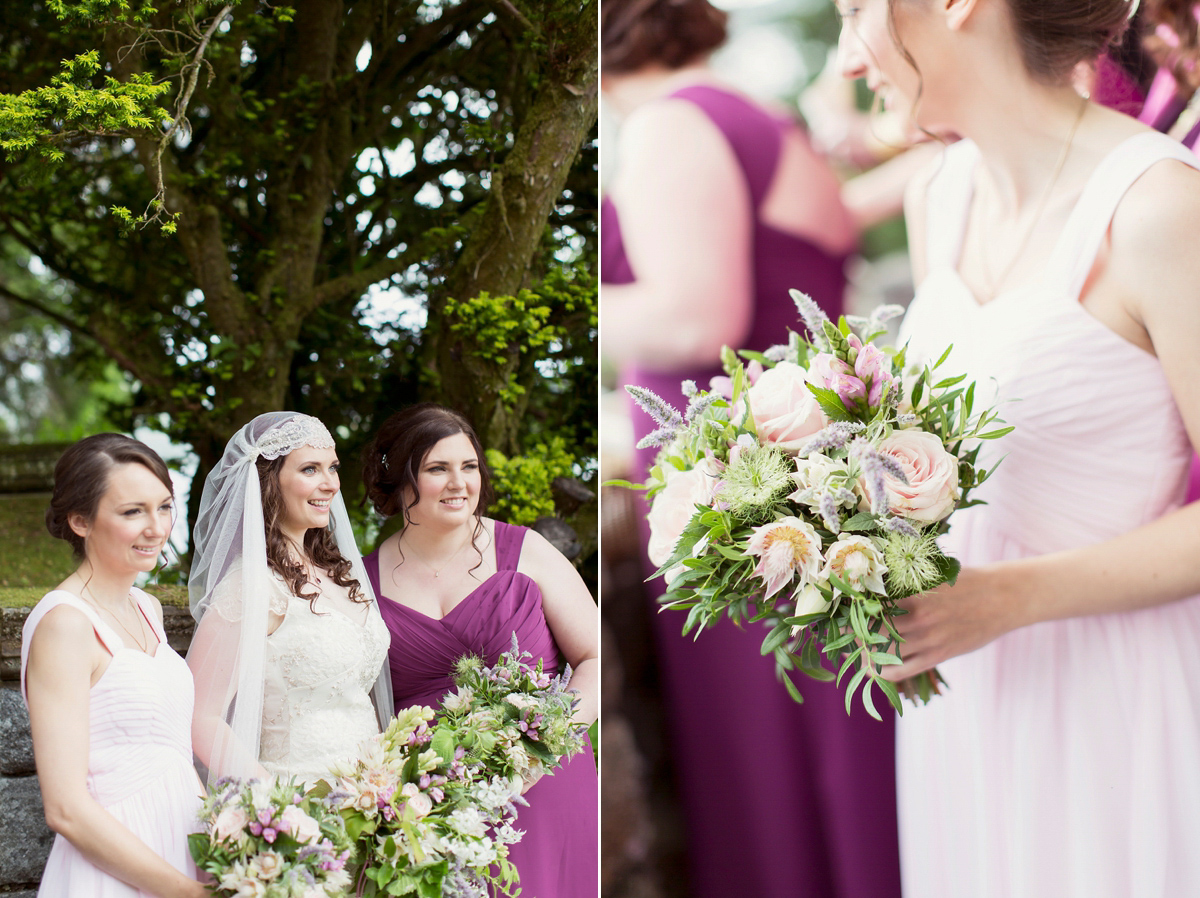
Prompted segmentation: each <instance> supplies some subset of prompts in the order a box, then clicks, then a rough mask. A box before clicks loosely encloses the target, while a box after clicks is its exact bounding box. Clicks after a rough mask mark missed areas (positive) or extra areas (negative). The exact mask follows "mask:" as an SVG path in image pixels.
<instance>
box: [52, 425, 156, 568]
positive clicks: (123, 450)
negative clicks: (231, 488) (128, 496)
mask: <svg viewBox="0 0 1200 898" xmlns="http://www.w3.org/2000/svg"><path fill="white" fill-rule="evenodd" d="M117 465H141V466H142V467H143V468H146V469H147V470H148V471H150V473H151V474H153V475H154V476H155V477H157V478H158V479H159V481H160V482H161V483H162V485H163V486H165V487H166V488H167V490H168V491H169V492H170V493H171V497H172V498H174V496H175V488H174V487H173V486H172V485H171V474H170V472H169V471H168V470H167V466H166V464H165V463H164V462H163V460H162V459H161V458H160V457H159V455H158V453H157V452H155V451H154V450H153V449H151V448H150V447H149V446H147V445H146V444H145V443H139V442H138V441H137V440H135V439H132V438H130V437H127V436H125V435H124V434H120V433H98V434H95V435H94V436H90V437H85V438H84V439H82V440H80V441H79V442H78V443H76V444H75V445H74V446H71V447H70V448H68V449H67V450H66V451H65V452H64V453H63V454H62V455H61V456H60V457H59V459H58V463H57V464H55V466H54V493H53V494H52V495H51V497H50V507H49V508H47V509H46V529H47V530H49V531H50V535H51V536H53V537H55V538H57V539H64V540H66V541H67V542H68V543H70V544H71V549H72V551H74V553H75V557H76V558H79V559H83V558H84V555H85V545H84V538H83V537H82V536H80V535H79V534H78V533H76V532H75V531H74V530H72V529H71V523H70V520H69V518H70V516H71V515H73V514H78V515H82V516H83V517H84V519H85V520H88V521H91V520H92V519H93V518H95V516H96V509H97V508H98V507H99V506H100V499H101V498H102V497H103V496H104V494H105V492H107V491H108V483H109V479H110V475H111V474H112V469H113V468H114V467H116V466H117Z"/></svg>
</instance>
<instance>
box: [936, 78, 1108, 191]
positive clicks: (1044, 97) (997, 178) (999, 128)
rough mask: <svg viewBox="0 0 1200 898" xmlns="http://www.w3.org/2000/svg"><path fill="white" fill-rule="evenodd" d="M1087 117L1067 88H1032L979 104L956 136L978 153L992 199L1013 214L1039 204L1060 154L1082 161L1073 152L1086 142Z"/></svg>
mask: <svg viewBox="0 0 1200 898" xmlns="http://www.w3.org/2000/svg"><path fill="white" fill-rule="evenodd" d="M1090 111H1091V110H1089V108H1088V101H1087V100H1086V99H1084V98H1083V97H1081V96H1080V95H1079V94H1077V93H1076V92H1075V90H1074V88H1072V87H1070V86H1064V87H1059V88H1033V89H1030V90H1028V91H1025V92H1023V93H1022V94H1021V95H1019V96H1018V95H1017V94H1012V95H1009V96H1007V97H994V98H993V102H991V103H986V104H984V103H980V104H978V105H977V106H976V107H975V108H974V109H972V111H970V112H968V113H966V114H965V115H964V117H963V122H962V126H961V130H960V132H959V133H961V134H962V135H963V136H964V137H969V138H970V139H971V140H973V141H974V142H975V144H976V145H977V146H978V147H979V152H980V156H981V158H982V162H983V176H984V177H985V178H987V179H988V181H989V186H990V188H991V191H992V194H993V195H994V196H995V197H996V198H997V200H998V202H999V203H1000V204H1001V206H1002V208H1003V209H1004V210H1006V211H1008V212H1014V213H1015V212H1016V211H1018V210H1021V209H1023V208H1025V207H1027V206H1028V205H1029V204H1030V203H1033V202H1036V201H1037V199H1038V197H1039V196H1040V195H1041V194H1042V192H1043V191H1044V190H1045V188H1046V184H1047V181H1048V180H1049V179H1050V178H1051V177H1052V172H1054V170H1055V168H1056V165H1057V164H1058V163H1059V161H1060V158H1061V157H1062V156H1063V155H1064V151H1071V152H1072V155H1073V157H1074V158H1075V159H1080V158H1081V157H1082V156H1084V155H1086V154H1081V153H1079V152H1077V151H1076V148H1077V147H1078V146H1080V145H1082V144H1084V143H1085V142H1086V138H1085V137H1084V133H1085V132H1086V130H1087V125H1088V118H1089V112H1090ZM1068 161H1070V159H1068ZM1069 167H1070V168H1077V167H1078V166H1069ZM1064 174H1065V172H1064ZM1062 180H1063V182H1064V183H1066V182H1072V181H1074V180H1075V179H1073V178H1070V177H1064V178H1063V179H1062Z"/></svg>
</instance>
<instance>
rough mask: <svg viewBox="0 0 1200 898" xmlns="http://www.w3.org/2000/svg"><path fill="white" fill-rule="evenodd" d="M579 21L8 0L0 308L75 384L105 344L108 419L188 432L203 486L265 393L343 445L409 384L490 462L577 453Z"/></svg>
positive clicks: (587, 235) (353, 443)
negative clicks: (115, 377) (58, 342)
mask: <svg viewBox="0 0 1200 898" xmlns="http://www.w3.org/2000/svg"><path fill="white" fill-rule="evenodd" d="M596 18H597V16H596V4H595V0H498V2H492V3H477V2H471V0H463V2H459V3H450V2H439V0H430V2H412V0H353V2H351V0H299V2H295V3H294V4H293V5H292V6H291V7H282V6H271V5H269V4H267V3H259V2H250V0H247V2H239V3H229V4H226V5H224V6H222V5H221V4H219V3H212V2H204V0H182V2H172V3H161V8H156V7H154V6H153V5H151V3H150V2H148V0H81V2H64V0H45V2H43V0H10V2H6V3H5V4H3V7H2V8H0V34H2V37H0V90H2V91H3V93H2V94H0V148H3V150H4V151H5V153H6V159H5V161H4V162H3V163H0V240H3V241H4V243H3V245H4V246H7V247H10V248H11V252H10V253H6V264H5V265H4V266H3V267H0V301H3V302H5V304H6V306H7V308H8V310H9V311H7V312H6V313H5V314H8V315H10V316H11V315H14V314H18V312H17V311H16V310H19V314H21V315H24V316H30V315H33V316H36V319H37V321H38V322H40V323H42V324H44V323H45V322H53V323H54V324H55V325H56V326H57V327H58V328H61V329H62V330H63V331H64V332H65V333H67V334H69V335H70V342H69V352H68V353H67V354H66V358H67V361H68V364H69V367H70V368H71V370H72V371H73V372H76V373H77V375H78V374H79V373H83V374H86V375H88V376H90V377H97V376H100V375H101V374H102V373H103V372H105V371H106V370H111V368H110V367H106V366H111V364H113V363H115V365H116V366H118V367H119V369H120V371H121V372H123V374H124V376H125V378H126V379H127V381H128V382H129V383H130V385H131V389H130V391H129V395H130V396H131V399H129V400H128V401H127V402H125V403H124V404H118V405H116V406H114V407H113V409H112V410H111V415H113V416H115V417H114V418H113V420H114V421H116V422H117V423H118V424H119V425H120V426H124V427H127V428H132V426H134V425H135V424H148V425H150V426H153V427H156V428H158V429H163V430H166V431H167V432H168V433H169V434H170V435H171V436H172V437H173V438H174V439H175V440H177V441H180V442H183V443H187V444H190V445H191V446H192V447H193V448H194V449H195V451H196V453H197V455H198V456H199V459H200V469H199V471H198V477H201V478H202V477H203V476H204V475H205V473H206V472H207V471H208V470H209V469H210V467H211V466H212V464H213V463H214V461H215V459H216V458H217V457H218V455H219V453H220V451H221V449H222V447H223V446H224V443H225V441H226V439H227V438H228V436H229V435H230V434H231V433H232V432H233V431H234V430H235V429H236V428H237V427H239V426H240V425H241V424H243V423H244V422H245V421H247V420H249V419H250V418H251V417H253V416H254V415H256V414H259V413H261V412H264V411H269V410H272V409H278V408H296V409H300V410H303V411H306V412H309V413H311V414H315V415H318V416H319V417H321V418H322V419H323V420H325V421H326V422H327V423H329V424H330V425H331V426H332V427H334V428H336V429H337V430H338V432H339V433H340V434H341V436H342V438H343V441H344V443H343V452H346V451H347V450H350V454H352V452H353V450H354V449H356V448H357V446H358V445H359V444H360V443H361V441H362V440H363V439H364V438H365V435H366V434H365V431H366V430H367V429H368V428H369V427H370V426H371V425H372V424H373V423H374V422H376V421H377V420H378V419H379V417H380V416H381V415H383V414H386V413H387V412H388V411H390V410H392V409H395V408H398V407H400V406H401V405H403V404H405V403H406V402H409V401H413V400H416V399H432V400H435V401H442V402H445V403H447V404H449V405H452V406H455V407H457V408H460V409H462V410H464V411H466V412H467V413H468V414H469V415H470V416H471V417H472V419H473V420H474V421H475V423H476V426H477V428H478V429H479V431H480V436H481V438H482V439H483V440H484V442H485V445H488V446H489V448H491V449H495V450H498V451H499V452H501V453H504V454H505V455H513V454H516V453H520V452H521V451H523V450H524V449H526V448H530V447H532V446H533V445H534V444H535V442H536V441H538V440H541V441H542V442H545V441H546V440H548V439H550V438H551V437H553V436H559V437H561V438H563V439H565V440H566V443H567V445H568V446H570V447H571V449H572V451H573V452H574V453H575V457H576V460H577V464H578V465H582V466H583V467H587V466H588V465H589V464H590V462H589V459H590V458H591V457H593V456H594V454H595V442H596V434H595V419H596V409H595V394H596V389H595V383H596V365H595V352H594V337H595V305H596V287H595V277H594V274H593V267H594V266H593V263H594V258H595V217H596V216H595V212H596V207H597V197H596V144H595V126H596V103H597V64H596ZM28 259H36V260H38V263H39V268H38V270H39V271H41V269H42V268H44V270H45V271H44V273H43V274H42V276H40V277H39V276H34V275H35V274H36V273H37V272H31V271H29V270H28V268H27V267H26V269H25V270H20V269H21V266H22V261H23V260H28ZM14 263H15V264H14ZM384 290H392V291H393V292H396V291H398V293H399V294H401V295H402V296H404V297H406V298H407V299H408V301H409V303H410V305H411V308H412V312H411V314H410V315H408V316H401V315H399V314H398V312H397V311H396V309H395V307H394V306H388V305H383V304H381V303H380V302H373V301H372V299H371V298H372V296H378V295H379V293H380V292H381V291H384ZM60 355H61V353H60ZM348 467H350V468H353V467H354V466H353V465H351V466H348ZM349 486H350V487H351V488H353V484H350V485H349ZM194 504H195V503H193V505H194ZM193 513H194V509H193Z"/></svg>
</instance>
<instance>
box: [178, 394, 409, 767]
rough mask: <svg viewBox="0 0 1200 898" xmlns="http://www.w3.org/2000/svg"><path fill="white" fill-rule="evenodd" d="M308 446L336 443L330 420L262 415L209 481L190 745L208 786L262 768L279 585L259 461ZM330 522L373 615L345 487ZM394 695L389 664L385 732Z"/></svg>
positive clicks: (197, 562) (375, 694) (200, 530)
mask: <svg viewBox="0 0 1200 898" xmlns="http://www.w3.org/2000/svg"><path fill="white" fill-rule="evenodd" d="M301 446H312V447H314V448H317V449H332V448H333V447H334V441H333V437H332V436H330V434H329V431H328V430H327V429H326V427H325V425H324V424H322V423H321V422H320V421H318V420H317V419H316V418H313V417H310V416H308V415H301V414H297V413H296V412H268V413H267V414H264V415H259V416H258V417H257V418H255V419H254V420H253V421H251V422H250V423H249V424H247V425H246V426H245V427H243V428H242V429H241V430H239V431H238V432H237V433H236V434H234V435H233V437H232V438H231V439H230V440H229V443H228V444H227V445H226V447H225V452H224V454H223V455H222V456H221V460H220V462H219V463H218V464H217V465H216V467H214V468H213V469H212V471H211V472H209V475H208V479H207V480H205V482H204V492H203V493H202V494H201V497H200V512H199V516H198V518H197V520H196V529H195V533H194V535H193V541H192V547H193V552H192V558H193V561H192V570H191V574H190V575H189V578H188V593H189V599H190V603H191V609H192V616H193V617H195V619H196V633H195V635H194V636H193V638H192V645H191V648H190V649H189V650H188V656H187V662H188V666H189V667H191V669H192V674H193V676H194V677H195V681H196V709H195V714H194V715H193V719H192V720H193V722H192V747H193V750H194V751H195V753H196V758H197V760H198V761H199V762H200V763H201V764H202V765H204V767H205V768H207V775H208V782H209V784H212V783H214V782H216V781H217V780H218V779H220V778H222V777H227V776H236V777H241V778H248V777H253V776H261V775H263V773H264V771H263V769H262V767H261V765H260V764H259V762H258V752H259V737H260V734H261V729H262V713H263V685H264V680H265V670H264V661H265V656H266V641H267V626H268V612H269V610H270V607H271V596H272V594H273V593H274V592H275V591H276V589H277V586H276V584H275V583H273V582H272V581H273V576H274V575H273V574H272V573H271V570H270V568H269V567H268V565H267V542H266V527H265V524H264V521H263V509H262V492H261V488H260V485H259V476H258V466H257V464H255V462H256V461H257V460H258V459H259V458H266V459H275V458H279V457H280V456H282V455H287V454H288V453H290V452H292V451H294V450H296V449H299V448H300V447H301ZM330 528H331V530H332V533H333V538H334V540H335V542H336V543H337V548H338V551H339V552H340V553H341V555H342V557H343V558H346V559H347V560H348V561H349V562H350V576H351V577H353V578H354V579H355V580H357V581H358V583H359V586H360V587H361V588H362V591H363V592H364V593H365V594H366V595H367V597H368V598H369V599H370V601H371V605H372V610H371V613H373V614H378V613H379V610H378V604H377V602H376V599H375V594H374V591H373V590H372V588H371V582H370V580H369V579H368V578H367V572H366V569H365V568H364V567H363V562H362V555H361V554H360V553H359V551H358V546H357V545H355V542H354V534H353V532H352V530H351V529H350V519H349V517H348V516H347V514H346V505H345V502H344V501H343V499H342V494H341V493H340V492H339V493H338V494H337V495H336V496H335V497H334V499H333V501H332V502H331V503H330ZM391 693H392V689H391V678H390V675H389V671H388V665H387V662H386V661H385V662H384V664H383V667H382V669H381V670H380V674H379V678H378V680H377V681H376V684H375V688H374V689H373V690H372V693H371V696H372V699H373V700H374V703H375V709H376V714H377V716H378V718H379V724H380V728H381V729H382V728H383V727H384V726H386V725H387V721H388V720H389V719H390V718H391V716H392V694H391Z"/></svg>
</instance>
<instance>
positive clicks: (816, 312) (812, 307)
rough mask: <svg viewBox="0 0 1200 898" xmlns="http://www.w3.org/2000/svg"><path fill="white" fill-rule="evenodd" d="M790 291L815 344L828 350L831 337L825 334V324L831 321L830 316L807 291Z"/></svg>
mask: <svg viewBox="0 0 1200 898" xmlns="http://www.w3.org/2000/svg"><path fill="white" fill-rule="evenodd" d="M788 293H789V294H790V295H791V297H792V302H794V303H795V304H796V311H797V312H799V313H800V317H801V318H802V319H803V320H804V326H805V327H807V328H808V333H809V335H810V336H811V337H812V340H813V343H814V345H816V346H817V348H818V349H821V350H823V351H825V352H828V351H829V339H828V338H827V337H826V336H825V325H826V324H829V323H830V321H829V316H828V315H826V314H825V312H824V310H822V308H821V307H820V306H819V305H817V304H816V302H814V301H813V298H812V297H811V296H809V295H808V294H807V293H801V292H800V291H799V290H789V291H788Z"/></svg>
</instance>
